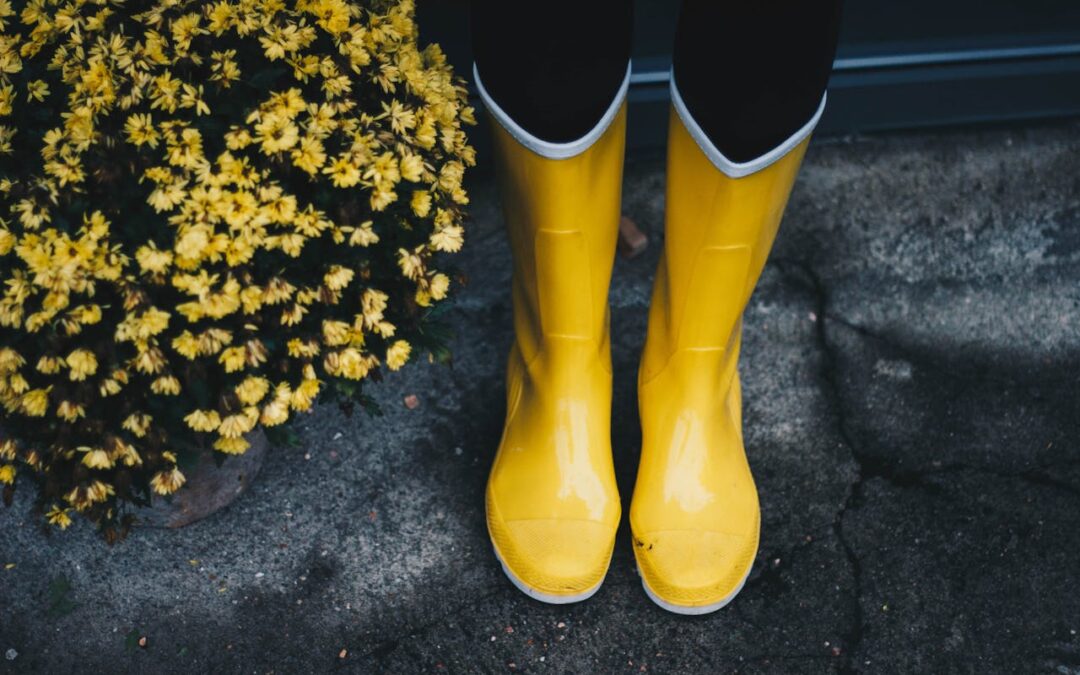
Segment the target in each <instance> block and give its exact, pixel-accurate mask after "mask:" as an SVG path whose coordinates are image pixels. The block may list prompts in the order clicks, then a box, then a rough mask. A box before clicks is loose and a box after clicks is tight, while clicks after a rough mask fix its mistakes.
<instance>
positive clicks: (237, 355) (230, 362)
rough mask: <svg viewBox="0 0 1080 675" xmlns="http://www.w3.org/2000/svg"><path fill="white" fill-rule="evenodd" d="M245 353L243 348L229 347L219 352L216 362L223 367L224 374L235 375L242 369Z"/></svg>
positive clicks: (245, 358) (245, 357)
mask: <svg viewBox="0 0 1080 675" xmlns="http://www.w3.org/2000/svg"><path fill="white" fill-rule="evenodd" d="M246 360H247V352H246V350H245V349H244V348H243V347H229V348H228V349H226V350H224V351H223V352H221V356H220V357H218V362H219V363H221V364H222V365H223V366H225V372H226V373H235V372H236V371H238V370H242V369H243V368H244V363H245V361H246Z"/></svg>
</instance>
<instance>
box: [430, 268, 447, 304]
mask: <svg viewBox="0 0 1080 675" xmlns="http://www.w3.org/2000/svg"><path fill="white" fill-rule="evenodd" d="M449 289H450V277H448V276H446V275H445V274H443V273H442V272H439V273H438V274H436V275H435V276H433V277H432V278H431V284H430V286H429V288H428V292H429V293H431V297H433V298H435V299H436V300H442V299H443V298H445V297H446V293H447V291H448V290H449Z"/></svg>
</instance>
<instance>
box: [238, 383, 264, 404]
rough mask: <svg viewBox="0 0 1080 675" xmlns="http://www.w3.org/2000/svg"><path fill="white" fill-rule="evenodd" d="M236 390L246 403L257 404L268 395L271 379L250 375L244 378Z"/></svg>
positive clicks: (241, 399)
mask: <svg viewBox="0 0 1080 675" xmlns="http://www.w3.org/2000/svg"><path fill="white" fill-rule="evenodd" d="M234 391H236V396H237V398H239V399H240V402H241V403H243V404H244V405H255V404H256V403H258V402H259V401H261V400H263V397H265V396H266V392H268V391H270V381H269V380H267V379H266V378H265V377H255V376H249V377H246V378H244V381H243V382H241V383H240V384H238V385H236V387H235V389H234Z"/></svg>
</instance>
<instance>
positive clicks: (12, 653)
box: [4, 648, 19, 661]
mask: <svg viewBox="0 0 1080 675" xmlns="http://www.w3.org/2000/svg"><path fill="white" fill-rule="evenodd" d="M4 656H5V657H7V660H8V661H14V660H15V659H16V657H18V656H19V652H17V651H15V649H14V648H12V649H9V650H7V651H6V652H4Z"/></svg>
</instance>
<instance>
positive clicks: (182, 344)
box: [172, 331, 199, 360]
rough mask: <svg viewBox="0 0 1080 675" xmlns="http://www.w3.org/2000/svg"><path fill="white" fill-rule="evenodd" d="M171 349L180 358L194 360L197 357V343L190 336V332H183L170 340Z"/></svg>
mask: <svg viewBox="0 0 1080 675" xmlns="http://www.w3.org/2000/svg"><path fill="white" fill-rule="evenodd" d="M172 347H173V349H175V350H176V351H177V352H178V353H179V354H180V355H181V356H184V357H186V358H188V359H192V360H194V359H195V357H196V356H198V355H199V341H198V340H197V339H196V338H195V336H194V335H192V334H191V331H184V332H183V333H181V334H179V335H177V336H176V337H174V338H173V340H172Z"/></svg>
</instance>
